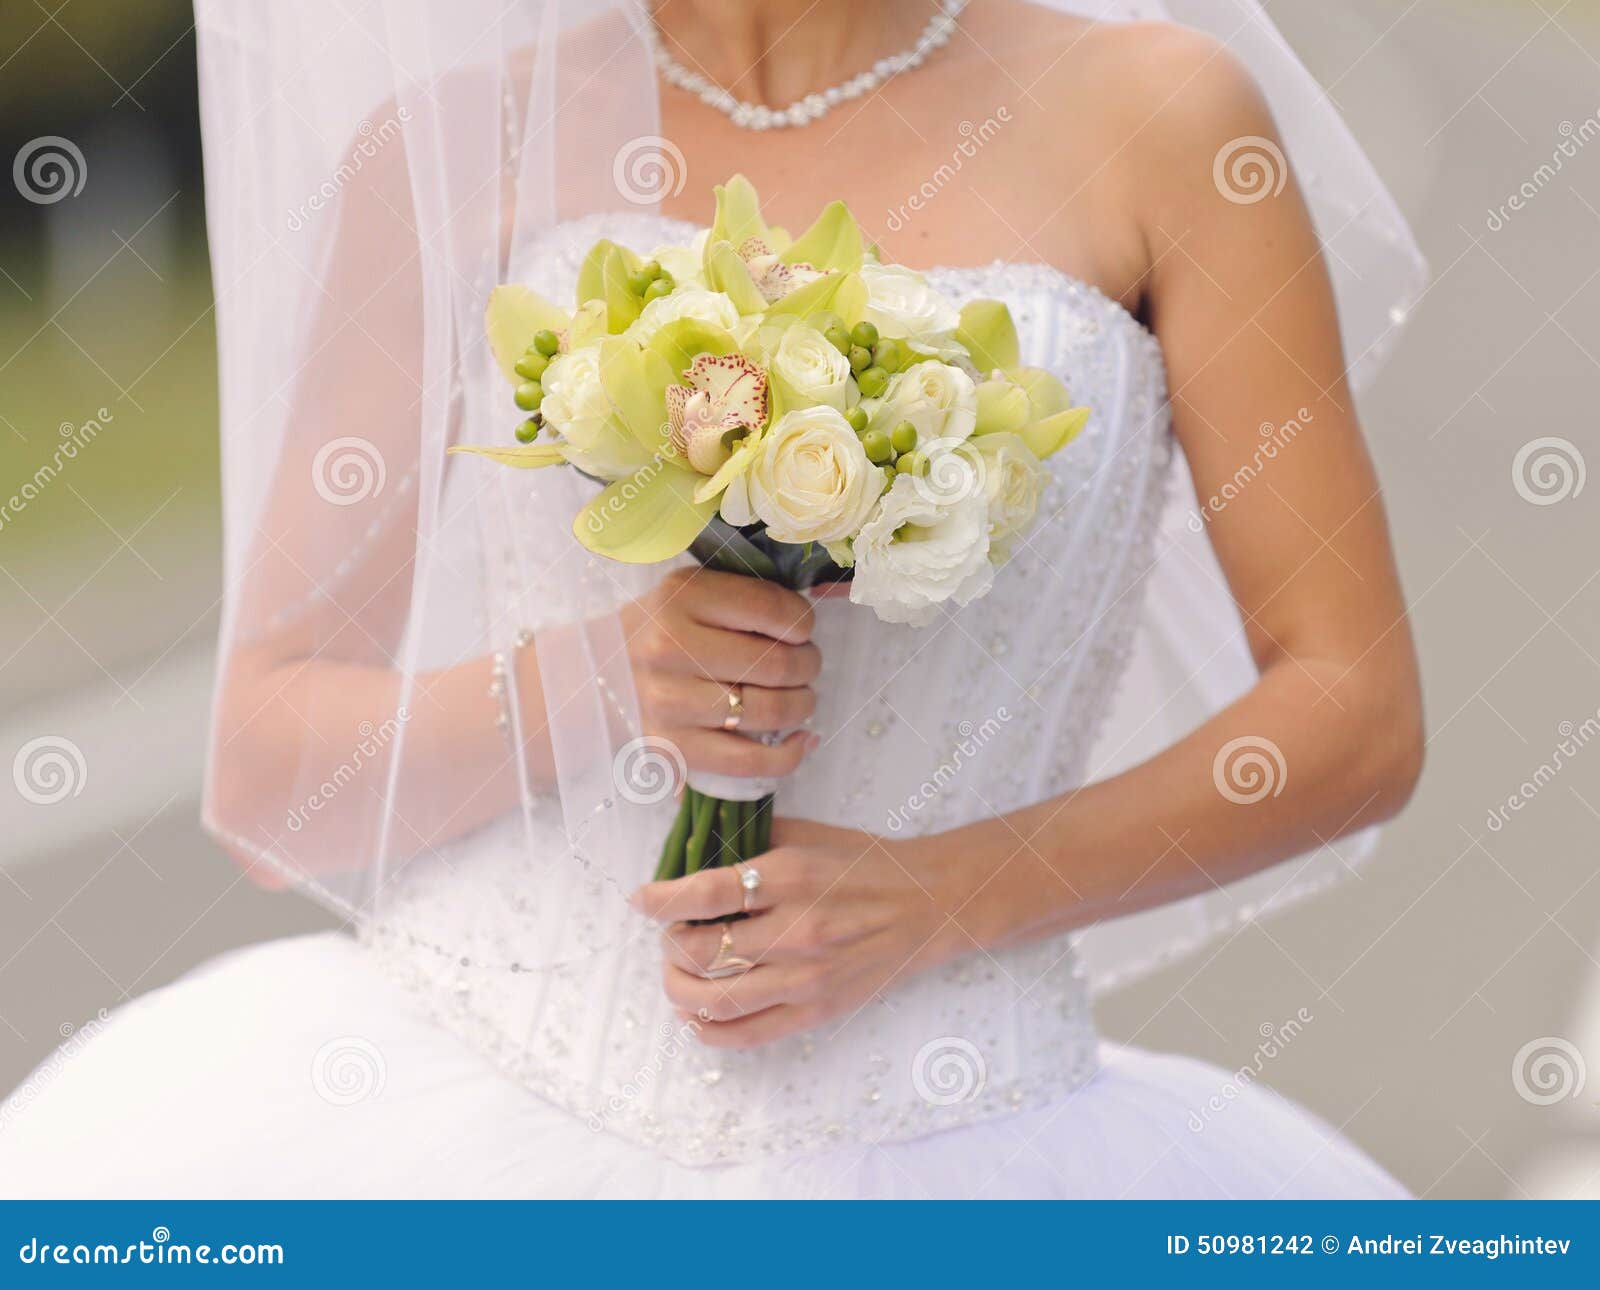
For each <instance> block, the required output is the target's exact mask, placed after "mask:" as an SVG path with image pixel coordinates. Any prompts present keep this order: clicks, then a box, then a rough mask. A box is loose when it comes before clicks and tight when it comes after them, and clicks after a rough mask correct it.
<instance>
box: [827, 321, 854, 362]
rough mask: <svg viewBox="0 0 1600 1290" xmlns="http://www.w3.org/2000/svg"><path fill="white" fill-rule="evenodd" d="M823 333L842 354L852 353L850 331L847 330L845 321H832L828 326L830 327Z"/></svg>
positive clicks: (829, 342)
mask: <svg viewBox="0 0 1600 1290" xmlns="http://www.w3.org/2000/svg"><path fill="white" fill-rule="evenodd" d="M822 335H823V337H824V339H826V340H827V342H828V344H830V345H832V346H833V347H834V348H835V349H836V350H838V351H839V352H840V353H841V354H843V355H845V356H846V357H848V356H849V354H850V333H849V332H848V331H846V330H845V326H844V324H843V323H832V324H830V325H829V326H828V329H827V330H826V331H824V332H823V333H822Z"/></svg>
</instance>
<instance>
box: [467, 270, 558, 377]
mask: <svg viewBox="0 0 1600 1290" xmlns="http://www.w3.org/2000/svg"><path fill="white" fill-rule="evenodd" d="M483 326H484V334H485V335H486V336H487V337H488V339H489V348H490V349H492V350H493V351H494V358H495V362H497V363H498V364H499V365H500V370H501V371H502V372H504V373H505V377H506V379H507V380H508V381H510V382H511V383H512V384H513V385H520V384H521V383H522V379H523V378H522V377H521V376H519V375H518V374H517V371H516V365H517V360H518V359H520V358H521V357H522V356H523V355H524V354H525V353H527V351H528V346H529V345H531V344H532V343H533V338H534V336H535V335H536V334H537V333H539V332H541V331H547V330H548V331H555V332H559V331H566V330H567V329H568V328H569V327H571V326H572V319H571V318H570V317H569V316H568V315H567V314H565V313H563V312H562V311H561V310H560V309H558V308H556V306H555V305H553V304H551V303H550V302H549V301H548V300H546V299H545V298H544V297H543V296H541V295H540V294H539V293H538V292H537V291H533V290H531V289H530V288H528V287H523V286H517V285H515V284H507V285H504V286H499V287H496V288H495V289H494V290H493V291H491V292H490V293H489V307H488V308H487V309H486V310H485V311H484V318H483Z"/></svg>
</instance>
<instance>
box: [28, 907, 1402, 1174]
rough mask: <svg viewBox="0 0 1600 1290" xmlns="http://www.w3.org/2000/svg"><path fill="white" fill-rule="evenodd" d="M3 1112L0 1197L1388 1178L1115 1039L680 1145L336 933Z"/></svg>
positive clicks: (128, 1015) (87, 1055)
mask: <svg viewBox="0 0 1600 1290" xmlns="http://www.w3.org/2000/svg"><path fill="white" fill-rule="evenodd" d="M91 1029H92V1031H93V1033H89V1030H85V1031H84V1032H82V1033H80V1034H79V1035H78V1036H76V1037H75V1038H74V1039H73V1040H72V1041H70V1042H69V1043H68V1044H67V1045H65V1046H64V1047H63V1049H62V1050H61V1051H59V1052H57V1053H56V1054H55V1055H54V1056H53V1057H51V1058H50V1059H49V1060H47V1061H46V1062H44V1063H43V1064H42V1065H41V1066H40V1067H39V1068H38V1069H37V1070H36V1071H35V1072H34V1074H33V1075H32V1076H31V1077H30V1078H29V1080H28V1081H26V1082H25V1083H24V1084H23V1085H22V1086H20V1087H19V1089H18V1090H16V1092H14V1093H13V1094H12V1097H11V1098H10V1100H9V1101H8V1102H7V1103H6V1105H5V1107H4V1110H3V1111H0V1117H3V1119H0V1195H3V1196H6V1197H91V1196H92V1197H181V1196H220V1197H647V1198H648V1197H711V1198H717V1197H726V1198H742V1199H748V1198H752V1197H835V1198H850V1197H879V1198H916V1197H948V1198H962V1197H986V1198H1002V1197H1063V1198H1068V1197H1112V1198H1114V1197H1137V1198H1151V1197H1166V1198H1227V1197H1241V1198H1242V1197H1316V1198H1321V1197H1332V1198H1339V1197H1349V1198H1374V1197H1377V1198H1387V1197H1400V1196H1403V1195H1404V1194H1405V1193H1404V1191H1403V1190H1402V1188H1401V1187H1400V1186H1399V1185H1398V1184H1397V1183H1396V1182H1395V1181H1394V1180H1393V1179H1391V1178H1390V1177H1389V1176H1388V1175H1386V1174H1385V1173H1384V1172H1383V1171H1382V1170H1381V1169H1379V1168H1378V1167H1377V1166H1376V1165H1374V1164H1373V1163H1372V1162H1371V1161H1370V1160H1368V1159H1367V1158H1366V1157H1365V1156H1363V1155H1362V1154H1361V1153H1360V1152H1359V1151H1357V1150H1356V1149H1355V1148H1354V1147H1352V1146H1351V1145H1350V1144H1348V1143H1347V1142H1345V1141H1344V1140H1343V1139H1341V1138H1340V1137H1339V1136H1338V1135H1337V1134H1336V1133H1335V1132H1334V1131H1333V1130H1331V1129H1330V1128H1328V1127H1327V1126H1326V1125H1324V1124H1322V1123H1321V1122H1319V1121H1318V1120H1316V1119H1315V1118H1314V1117H1312V1116H1310V1115H1308V1114H1307V1113H1306V1112H1304V1111H1302V1110H1300V1109H1298V1108H1297V1107H1295V1106H1293V1105H1292V1104H1291V1103H1289V1102H1287V1101H1285V1100H1284V1099H1282V1098H1280V1097H1278V1096H1276V1095H1275V1094H1273V1093H1271V1092H1269V1091H1267V1090H1265V1089H1262V1088H1260V1087H1255V1088H1251V1089H1248V1090H1246V1091H1245V1092H1244V1093H1243V1095H1242V1096H1240V1097H1239V1098H1238V1099H1237V1100H1235V1101H1232V1102H1229V1103H1228V1104H1227V1105H1226V1107H1225V1108H1224V1109H1223V1110H1222V1111H1220V1112H1219V1113H1217V1114H1216V1115H1215V1116H1214V1117H1212V1118H1211V1119H1210V1120H1209V1121H1208V1122H1206V1123H1204V1125H1203V1127H1201V1128H1200V1129H1199V1131H1196V1129H1195V1127H1194V1123H1193V1111H1194V1108H1196V1107H1199V1106H1204V1105H1205V1104H1206V1103H1207V1102H1209V1101H1210V1100H1211V1099H1212V1097H1213V1096H1214V1095H1215V1094H1216V1093H1217V1091H1218V1090H1219V1089H1220V1088H1221V1087H1222V1086H1223V1083H1224V1081H1225V1079H1226V1077H1225V1076H1224V1075H1223V1073H1222V1072H1221V1071H1219V1070H1217V1069H1216V1068H1214V1067H1210V1066H1207V1065H1205V1064H1203V1063H1200V1062H1196V1061H1191V1060H1188V1059H1186V1058H1180V1057H1165V1056H1157V1055H1153V1054H1150V1053H1144V1052H1139V1051H1136V1050H1133V1049H1112V1048H1109V1047H1108V1048H1107V1049H1106V1051H1105V1053H1104V1054H1103V1056H1104V1061H1105V1066H1104V1069H1103V1070H1102V1071H1101V1072H1100V1073H1099V1074H1097V1075H1096V1076H1095V1077H1094V1078H1093V1079H1092V1080H1091V1081H1090V1082H1089V1083H1088V1084H1087V1085H1085V1086H1084V1087H1083V1088H1081V1089H1079V1090H1078V1091H1077V1092H1076V1093H1075V1094H1074V1095H1073V1096H1071V1097H1070V1098H1068V1099H1066V1100H1064V1101H1062V1102H1061V1103H1060V1104H1059V1105H1057V1106H1054V1107H1051V1108H1047V1109H1044V1110H1039V1111H1033V1112H1028V1113H1024V1114H1019V1115H1016V1116H1014V1117H1011V1118H1007V1119H1001V1120H995V1121H989V1122H985V1123H980V1124H977V1125H973V1126H969V1127H966V1128H961V1129H954V1130H951V1131H949V1132H945V1133H938V1134H933V1135H931V1136H928V1137H924V1138H919V1139H915V1140H913V1141H909V1142H897V1143H892V1144H887V1145H866V1144H858V1145H850V1146H841V1147H838V1148H836V1149H833V1150H830V1151H828V1152H826V1153H823V1154H818V1155H809V1156H799V1157H793V1156H791V1157H787V1158H785V1159H782V1160H773V1161H761V1162H756V1163H750V1164H743V1165H734V1166H722V1167H715V1168H692V1167H688V1166H684V1165H679V1164H676V1163H674V1162H673V1161H671V1160H668V1159H666V1158H664V1157H662V1156H659V1155H656V1154H655V1153H653V1152H652V1151H650V1150H648V1149H646V1148H644V1147H641V1146H636V1145H634V1144H632V1143H630V1142H626V1141H624V1140H622V1139H620V1138H616V1137H613V1136H611V1135H609V1134H606V1133H597V1132H594V1131H592V1130H591V1129H590V1128H589V1127H588V1126H587V1125H586V1124H585V1123H584V1122H583V1121H581V1120H579V1119H577V1118H575V1117H573V1116H572V1115H570V1114H568V1113H567V1112H565V1111H563V1110H561V1109H560V1108H558V1107H556V1106H554V1105H552V1104H551V1103H549V1102H546V1101H544V1100H543V1099H542V1098H540V1097H539V1096H538V1095H537V1094H535V1093H533V1092H531V1091H529V1090H528V1089H526V1088H524V1087H522V1086H521V1085H519V1084H517V1083H515V1082H513V1081H511V1080H509V1079H508V1078H506V1077H505V1076H504V1075H502V1074H500V1073H499V1071H497V1070H496V1069H495V1067H494V1066H492V1065H491V1064H490V1063H489V1062H488V1061H487V1060H485V1059H484V1058H482V1057H480V1056H479V1055H478V1054H477V1053H475V1052H473V1051H472V1050H471V1049H469V1048H467V1047H466V1046H464V1045H463V1044H462V1043H460V1042H459V1041H458V1040H456V1039H455V1038H453V1037H452V1036H450V1035H449V1034H447V1033H446V1032H445V1031H443V1030H441V1029H439V1028H438V1027H437V1026H436V1025H434V1024H433V1023H432V1022H431V1021H429V1020H428V1019H426V1018H425V1017H423V1016H421V1015H419V1014H418V1012H417V1011H416V1008H415V1005H414V1003H413V1002H412V1001H411V1000H410V999H409V998H408V997H407V996H406V995H405V994H404V993H403V992H402V991H401V990H399V989H398V988H397V987H396V986H394V985H393V984H391V983H390V982H389V981H388V980H387V979H386V978H385V977H383V976H382V975H380V974H379V972H378V971H377V970H376V968H375V967H374V966H373V964H372V963H371V962H370V961H369V959H368V958H367V956H366V954H365V952H364V951H363V950H362V949H361V948H360V947H359V946H358V945H356V944H355V943H354V942H353V941H351V940H350V939H348V938H346V937H343V936H339V935H336V934H323V935H317V936H306V937H299V938H295V939H292V940H285V941H276V942H272V943H270V944H266V945H261V946H256V947H253V948H251V949H246V950H241V951H237V952H235V953H233V954H229V955H226V956H225V957H223V958H220V959H218V960H216V961H214V962H212V963H210V964H207V965H206V966H204V967H202V968H200V969H199V970H197V971H195V972H194V973H192V974H190V975H189V976H187V977H185V978H184V979H183V980H181V981H179V982H177V983H175V984H174V985H171V986H168V987H167V988H165V989H162V990H158V991H155V992H154V993H152V994H150V995H147V996H145V997H144V998H141V999H139V1000H137V1001H135V1002H134V1003H131V1004H129V1005H128V1006H126V1007H125V1008H122V1009H121V1010H119V1011H118V1012H116V1013H114V1014H112V1016H111V1017H110V1018H109V1020H107V1021H105V1022H104V1023H95V1024H94V1025H93V1026H92V1027H91Z"/></svg>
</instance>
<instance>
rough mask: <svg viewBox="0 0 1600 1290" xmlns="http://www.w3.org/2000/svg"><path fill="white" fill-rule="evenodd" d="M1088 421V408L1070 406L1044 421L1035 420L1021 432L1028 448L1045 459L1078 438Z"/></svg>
mask: <svg viewBox="0 0 1600 1290" xmlns="http://www.w3.org/2000/svg"><path fill="white" fill-rule="evenodd" d="M1088 421H1089V409H1088V408H1069V409H1068V410H1067V411H1065V412H1058V413H1056V414H1055V415H1054V416H1052V417H1046V418H1045V419H1044V420H1043V421H1035V422H1034V423H1033V424H1032V425H1031V426H1029V427H1028V428H1027V429H1026V430H1023V431H1022V432H1021V433H1022V439H1023V442H1024V443H1026V444H1027V445H1028V450H1029V451H1030V452H1032V453H1033V455H1034V456H1035V457H1037V458H1038V459H1039V460H1040V461H1043V460H1044V459H1045V458H1046V457H1048V456H1050V455H1051V454H1052V453H1055V452H1058V451H1060V450H1061V449H1062V448H1064V447H1066V446H1067V445H1068V444H1069V443H1071V442H1072V441H1073V440H1074V439H1076V438H1077V437H1078V434H1079V432H1081V431H1082V429H1083V427H1084V426H1085V425H1086V424H1088Z"/></svg>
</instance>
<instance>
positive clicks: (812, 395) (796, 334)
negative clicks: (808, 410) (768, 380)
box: [772, 323, 850, 412]
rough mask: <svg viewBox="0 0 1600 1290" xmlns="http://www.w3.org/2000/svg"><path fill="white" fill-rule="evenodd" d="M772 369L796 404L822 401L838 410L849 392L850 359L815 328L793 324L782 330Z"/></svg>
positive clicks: (842, 409)
mask: <svg viewBox="0 0 1600 1290" xmlns="http://www.w3.org/2000/svg"><path fill="white" fill-rule="evenodd" d="M772 371H773V374H774V375H775V376H777V378H778V379H779V380H780V381H782V382H783V383H784V384H785V385H786V386H788V388H789V391H790V393H791V394H792V395H794V396H795V401H796V402H800V403H824V404H826V405H827V406H828V407H830V408H836V409H838V410H839V411H840V412H843V411H844V408H845V396H846V394H847V392H848V391H849V388H850V386H849V382H850V360H849V359H847V358H846V357H845V356H844V355H843V354H841V353H840V352H839V351H838V350H837V349H835V348H834V347H833V344H832V343H831V342H830V341H829V340H828V339H827V337H825V336H824V335H823V334H822V333H821V332H820V331H818V330H817V329H816V328H815V327H809V326H806V325H805V324H804V323H796V324H795V325H793V326H791V327H790V328H789V329H788V330H787V331H785V332H784V333H783V339H782V340H781V341H779V342H778V349H777V352H776V353H775V354H774V355H773V358H772Z"/></svg>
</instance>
